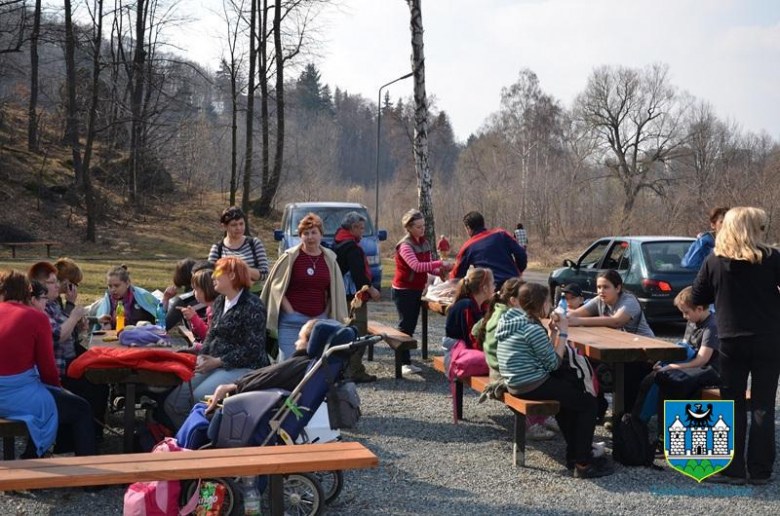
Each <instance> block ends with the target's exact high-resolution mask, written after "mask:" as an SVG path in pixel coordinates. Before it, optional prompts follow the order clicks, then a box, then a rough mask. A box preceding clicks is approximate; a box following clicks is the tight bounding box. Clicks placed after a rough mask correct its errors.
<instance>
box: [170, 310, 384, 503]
mask: <svg viewBox="0 0 780 516" xmlns="http://www.w3.org/2000/svg"><path fill="white" fill-rule="evenodd" d="M379 340H381V337H364V338H358V333H357V330H356V329H355V328H354V327H351V326H344V325H343V324H340V323H338V322H336V321H321V322H319V323H318V324H317V325H316V326H315V327H314V329H313V331H312V335H311V337H310V338H309V345H308V350H307V351H308V354H309V356H310V357H312V358H313V360H312V363H311V364H310V365H309V368H308V370H307V371H306V374H305V375H304V377H303V380H301V382H300V383H299V384H298V386H297V387H296V388H295V389H294V390H293V391H292V392H288V391H285V390H282V389H270V390H264V391H254V392H245V393H242V394H238V395H235V396H230V397H228V398H226V399H225V401H224V404H223V407H222V409H220V410H218V411H217V412H216V414H215V415H214V418H213V419H212V420H211V423H210V425H209V428H208V438H209V440H210V443H209V444H207V445H206V446H204V447H203V448H211V447H213V448H235V447H242V446H276V445H293V444H294V443H295V442H296V440H298V442H317V441H316V440H314V441H312V440H310V439H309V437H308V436H307V435H306V432H305V427H306V425H307V424H308V423H309V421H310V420H311V418H312V417H313V416H314V414H315V412H317V410H318V409H319V408H320V406H321V405H322V403H323V401H325V398H326V397H328V398H329V402H330V405H329V408H330V410H329V412H332V413H334V415H335V412H334V410H333V409H334V408H335V407H334V405H336V404H339V401H337V400H334V399H333V398H339V397H340V396H339V395H338V394H339V393H340V392H341V391H342V390H344V389H345V387H344V384H342V383H341V380H342V377H343V373H344V370H345V369H346V365H347V364H348V362H349V357H350V355H351V354H352V353H353V352H355V351H357V350H359V349H360V348H361V347H363V346H367V345H369V344H374V343H376V342H378V341H379ZM317 357H319V358H317ZM350 387H351V388H352V389H354V384H348V386H347V387H346V390H347V391H349V388H350ZM355 398H356V394H355ZM354 402H355V404H356V403H357V401H356V399H355V400H354ZM334 419H335V420H334ZM338 419H339V418H338V417H335V418H334V417H333V415H332V416H331V418H330V425H331V428H334V429H335V428H339V426H343V425H339V421H338ZM353 423H354V421H353ZM247 480H248V479H247V478H246V477H244V478H243V479H236V478H220V479H202V482H212V483H216V484H221V485H222V486H224V497H223V501H222V512H221V514H222V515H225V516H226V515H238V514H244V503H243V493H244V487H245V485H246V482H247ZM254 483H255V484H256V486H257V489H258V490H259V491H260V492H261V493H262V492H263V491H264V490H265V487H266V484H267V483H268V482H267V477H265V476H261V477H257V478H256V479H255V480H254ZM197 486H198V482H188V484H187V485H183V486H182V494H183V499H185V500H188V499H190V497H191V496H192V494H193V493H194V490H195V489H197ZM342 486H343V474H342V472H341V471H329V472H320V473H313V474H308V473H302V474H291V475H287V476H285V478H284V486H283V491H284V513H285V514H298V515H301V516H303V515H318V514H321V512H322V510H323V509H324V505H325V503H329V502H331V501H332V500H333V499H335V498H336V497H337V496H338V494H339V492H340V491H341V488H342Z"/></svg>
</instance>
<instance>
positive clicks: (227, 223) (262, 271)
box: [208, 206, 268, 293]
mask: <svg viewBox="0 0 780 516" xmlns="http://www.w3.org/2000/svg"><path fill="white" fill-rule="evenodd" d="M219 222H220V225H221V226H222V229H223V231H224V232H225V236H224V237H223V238H222V240H220V241H219V242H217V243H216V244H214V245H212V246H211V250H210V251H209V258H208V260H209V261H210V262H211V263H217V260H219V259H220V258H222V257H223V256H237V257H239V258H241V259H242V260H244V262H246V264H247V265H249V277H250V278H251V280H252V283H253V287H252V292H255V293H259V292H260V289H261V286H262V283H261V281H262V280H264V279H265V277H266V276H267V275H268V257H267V256H266V254H265V247H264V246H263V242H262V241H261V240H260V239H259V238H257V237H250V236H247V235H246V223H247V219H246V215H245V214H244V212H243V211H241V208H238V207H236V206H231V207H230V208H226V209H225V210H224V211H223V212H222V215H221V216H220V218H219Z"/></svg>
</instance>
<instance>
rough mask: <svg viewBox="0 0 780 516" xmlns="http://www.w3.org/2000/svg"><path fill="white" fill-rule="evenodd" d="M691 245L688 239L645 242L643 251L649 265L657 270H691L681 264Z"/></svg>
mask: <svg viewBox="0 0 780 516" xmlns="http://www.w3.org/2000/svg"><path fill="white" fill-rule="evenodd" d="M690 246H691V242H688V241H677V242H645V243H644V244H642V252H643V253H644V255H645V261H646V262H647V264H648V266H649V267H650V269H651V270H653V271H655V272H691V271H690V269H686V268H685V267H683V266H682V265H681V262H682V259H683V256H685V253H686V251H688V248H689V247H690Z"/></svg>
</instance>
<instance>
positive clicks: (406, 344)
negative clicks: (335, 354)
mask: <svg viewBox="0 0 780 516" xmlns="http://www.w3.org/2000/svg"><path fill="white" fill-rule="evenodd" d="M368 333H369V334H370V335H381V336H382V340H384V341H385V342H387V345H388V346H390V348H392V350H393V351H394V352H395V378H396V380H397V379H399V378H402V377H403V375H402V374H401V354H402V352H403V351H405V350H411V349H417V341H416V340H415V339H414V338H412V337H410V336H409V335H407V334H405V333H404V332H402V331H398V330H397V329H395V328H391V327H390V326H387V325H385V324H382V323H379V322H376V321H368ZM368 360H369V361H371V360H374V345H373V344H372V345H370V346H369V348H368Z"/></svg>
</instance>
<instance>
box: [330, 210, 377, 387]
mask: <svg viewBox="0 0 780 516" xmlns="http://www.w3.org/2000/svg"><path fill="white" fill-rule="evenodd" d="M365 230H366V219H365V217H363V216H362V215H361V214H360V213H358V212H356V211H351V212H349V213H347V214H346V215H344V219H343V220H342V221H341V227H340V228H339V230H338V231H337V232H336V236H335V238H334V239H333V240H334V246H333V250H334V251H335V252H336V262H337V263H338V264H339V269H340V270H341V274H342V275H343V276H344V288H345V290H346V293H347V306H350V305H351V304H352V300H353V299H355V296H360V299H361V301H362V304H361V305H360V307H359V308H356V309H355V311H354V322H355V326H356V327H357V329H358V332H359V333H360V335H361V336H363V335H366V334H368V305H367V304H366V302H367V301H379V298H380V293H379V291H378V290H377V289H376V288H374V287H373V286H372V284H371V280H372V278H371V269H370V267H369V266H368V259H367V258H366V253H365V252H364V251H363V248H362V247H360V239H361V238H362V237H363V233H364V232H365ZM364 287H367V289H368V290H366V291H365V292H362V293H361V290H362V289H363V288H364ZM365 350H366V348H365V346H364V347H362V348H361V351H359V352H357V353H353V354H352V356H351V357H350V359H349V367H348V368H347V377H349V378H351V379H352V380H353V381H354V382H356V383H366V382H375V381H376V376H374V375H372V374H368V373H367V372H366V367H365V366H364V365H363V354H364V353H365Z"/></svg>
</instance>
